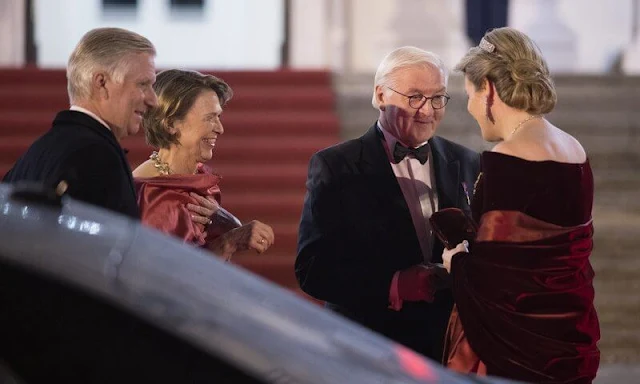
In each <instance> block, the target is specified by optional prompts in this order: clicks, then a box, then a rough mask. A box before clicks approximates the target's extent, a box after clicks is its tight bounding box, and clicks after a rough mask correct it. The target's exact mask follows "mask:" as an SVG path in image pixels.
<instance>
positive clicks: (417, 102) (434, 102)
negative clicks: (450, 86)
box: [385, 85, 451, 109]
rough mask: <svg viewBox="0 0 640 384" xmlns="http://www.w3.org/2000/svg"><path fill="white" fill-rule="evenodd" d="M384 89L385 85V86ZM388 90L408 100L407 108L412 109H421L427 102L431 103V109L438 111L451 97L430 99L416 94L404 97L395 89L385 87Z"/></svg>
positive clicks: (439, 96)
mask: <svg viewBox="0 0 640 384" xmlns="http://www.w3.org/2000/svg"><path fill="white" fill-rule="evenodd" d="M385 87H386V85H385ZM387 88H389V89H390V90H392V91H393V92H395V93H397V94H398V95H402V96H404V97H406V98H408V99H409V106H410V107H411V108H413V109H420V108H422V107H423V106H424V105H425V103H426V102H427V100H430V101H431V107H432V108H433V109H440V108H444V107H445V105H447V103H448V102H449V99H451V97H449V96H447V95H435V96H431V97H427V96H425V95H421V94H417V95H412V96H409V95H405V94H404V93H402V92H398V91H396V90H395V89H393V88H391V87H387Z"/></svg>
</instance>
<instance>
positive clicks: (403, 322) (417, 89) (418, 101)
mask: <svg viewBox="0 0 640 384" xmlns="http://www.w3.org/2000/svg"><path fill="white" fill-rule="evenodd" d="M446 91H447V71H446V68H445V67H444V64H443V63H442V61H441V60H440V59H439V58H438V57H437V56H435V55H434V54H432V53H430V52H427V51H423V50H421V49H418V48H415V47H403V48H399V49H397V50H395V51H393V52H391V53H390V54H389V55H387V57H385V59H384V60H383V61H382V63H381V64H380V66H379V68H378V71H377V73H376V77H375V88H374V94H373V105H374V107H376V108H377V109H379V111H380V116H379V119H378V121H377V122H376V124H374V125H373V126H372V127H371V128H370V129H369V130H368V131H367V132H366V133H365V134H364V135H363V136H362V137H360V138H358V139H355V140H349V141H346V142H344V143H341V144H338V145H335V146H332V147H330V148H326V149H324V150H322V151H320V152H318V153H316V154H315V155H314V156H313V157H312V158H311V161H310V164H309V175H308V179H307V194H306V197H305V202H304V208H303V212H302V219H301V222H300V230H299V237H298V255H297V258H296V263H295V272H296V276H297V279H298V282H299V284H300V287H301V288H302V290H303V291H305V292H306V293H308V294H309V295H311V296H313V297H315V298H317V299H319V300H324V301H326V305H327V307H328V308H330V309H332V310H334V311H336V312H338V313H341V314H343V315H344V316H347V317H348V318H350V319H352V320H354V321H356V322H359V323H361V324H363V325H364V326H366V327H368V328H370V329H372V330H374V331H377V332H380V333H382V334H384V335H386V336H387V337H389V338H391V339H393V340H395V341H397V342H399V343H402V344H404V345H406V346H408V347H410V348H412V349H414V350H415V351H418V352H420V353H422V354H424V355H426V356H427V357H430V358H432V359H435V360H441V358H442V349H443V340H444V334H445V331H446V327H447V322H448V319H449V315H450V312H451V308H452V305H453V299H452V296H451V292H450V289H449V288H448V279H447V274H446V273H445V272H443V269H442V264H441V263H442V258H441V257H442V250H443V245H442V244H441V242H440V241H439V240H438V239H437V238H435V236H434V235H433V233H432V231H431V227H430V224H429V221H428V219H429V217H430V215H431V213H432V212H434V211H436V210H438V209H443V208H447V207H458V208H461V209H463V210H465V211H467V212H469V211H470V207H469V198H470V196H469V192H468V191H469V189H470V188H472V187H473V184H474V182H475V180H476V177H477V175H478V172H479V166H480V165H479V155H478V154H477V153H476V152H473V151H471V150H469V149H467V148H465V147H462V146H460V145H458V144H455V143H452V142H450V141H448V140H445V139H443V138H441V137H437V136H434V134H435V132H436V128H437V126H438V124H439V123H440V121H441V120H442V117H443V116H444V111H445V105H446V104H447V102H448V100H449V97H448V95H447V93H446Z"/></svg>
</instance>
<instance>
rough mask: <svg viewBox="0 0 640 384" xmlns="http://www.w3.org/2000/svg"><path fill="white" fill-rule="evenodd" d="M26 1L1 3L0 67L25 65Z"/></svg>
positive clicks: (4, 0)
mask: <svg viewBox="0 0 640 384" xmlns="http://www.w3.org/2000/svg"><path fill="white" fill-rule="evenodd" d="M25 11H26V8H25V1H24V0H2V1H0V67H21V66H23V65H24V64H25V45H26V42H25V32H26V31H25V28H26V23H25Z"/></svg>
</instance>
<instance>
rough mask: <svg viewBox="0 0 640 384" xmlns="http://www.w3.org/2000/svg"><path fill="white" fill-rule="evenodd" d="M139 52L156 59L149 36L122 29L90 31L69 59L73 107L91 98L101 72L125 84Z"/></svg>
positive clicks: (68, 86)
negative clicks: (131, 60)
mask: <svg viewBox="0 0 640 384" xmlns="http://www.w3.org/2000/svg"><path fill="white" fill-rule="evenodd" d="M136 53H148V54H150V55H153V56H155V55H156V49H155V47H154V46H153V44H152V43H151V41H149V40H148V39H147V38H146V37H144V36H141V35H139V34H137V33H135V32H131V31H128V30H126V29H122V28H96V29H92V30H91V31H89V32H87V33H86V34H85V35H84V36H82V39H80V42H79V43H78V45H77V46H76V47H75V49H74V50H73V52H72V53H71V56H69V62H68V64H67V92H68V93H69V101H70V102H71V103H72V104H73V103H74V102H75V101H77V100H83V99H87V98H89V97H90V96H91V78H92V77H93V75H94V74H95V73H96V72H97V71H106V72H107V74H109V75H110V76H112V77H113V79H114V81H116V82H122V81H124V75H125V74H126V73H127V70H128V69H129V57H130V55H132V54H136Z"/></svg>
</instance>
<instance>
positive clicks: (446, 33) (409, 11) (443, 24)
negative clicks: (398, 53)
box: [379, 0, 469, 67]
mask: <svg viewBox="0 0 640 384" xmlns="http://www.w3.org/2000/svg"><path fill="white" fill-rule="evenodd" d="M463 19H464V12H463V6H462V0H396V1H394V2H393V10H392V14H391V17H390V18H389V20H388V24H387V26H386V28H385V33H384V35H383V36H381V41H380V44H379V49H380V50H383V51H384V53H388V52H389V51H391V50H393V49H395V48H398V47H401V46H404V45H413V46H416V47H418V48H422V49H426V50H428V51H432V52H434V53H436V54H437V55H439V56H440V57H442V59H443V60H444V61H445V63H446V64H447V66H449V67H452V66H454V65H455V64H456V63H457V61H458V60H459V59H460V58H461V57H462V56H463V55H464V53H465V52H466V51H467V49H468V48H469V41H468V39H467V37H466V35H465V33H464V22H463ZM379 56H382V54H379Z"/></svg>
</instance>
